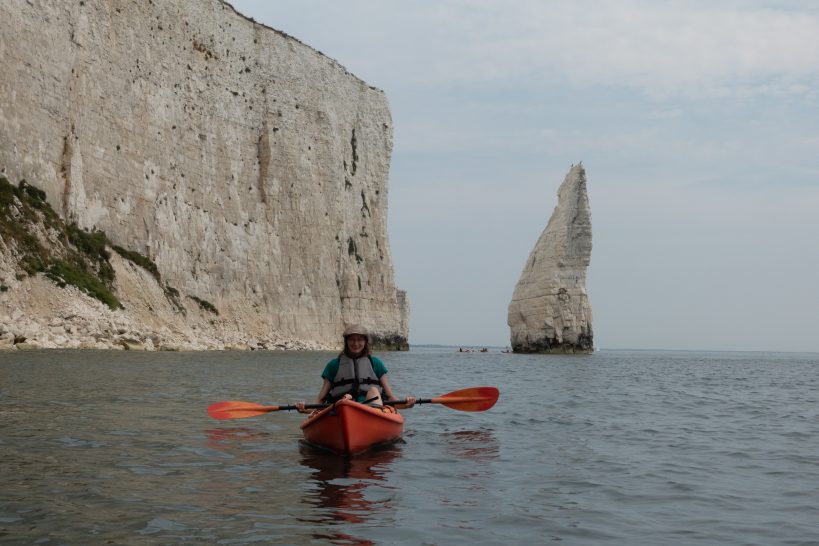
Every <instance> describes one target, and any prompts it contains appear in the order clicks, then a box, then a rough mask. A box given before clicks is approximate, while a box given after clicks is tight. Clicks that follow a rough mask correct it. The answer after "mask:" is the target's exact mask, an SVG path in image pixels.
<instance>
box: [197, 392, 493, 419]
mask: <svg viewBox="0 0 819 546" xmlns="http://www.w3.org/2000/svg"><path fill="white" fill-rule="evenodd" d="M498 396H499V392H498V389H496V388H495V387H470V388H468V389H461V390H459V391H454V392H450V393H449V394H445V395H443V396H439V397H437V398H420V399H418V400H416V401H415V403H416V404H443V405H444V406H446V407H448V408H452V409H456V410H460V411H486V410H488V409H489V408H491V407H492V406H494V405H495V402H497V401H498ZM386 403H387V404H389V405H391V406H396V405H397V406H400V405H402V404H406V403H407V400H406V398H405V399H404V400H393V401H390V402H386ZM328 405H329V404H305V405H304V407H305V409H321V408H326V407H327V406H328ZM294 409H296V406H263V405H261V404H254V403H253V402H242V401H238V400H236V401H228V402H216V403H215V404H211V405H210V406H208V415H210V416H211V417H213V418H214V419H244V418H245V417H256V416H258V415H264V414H266V413H271V412H274V411H291V410H294Z"/></svg>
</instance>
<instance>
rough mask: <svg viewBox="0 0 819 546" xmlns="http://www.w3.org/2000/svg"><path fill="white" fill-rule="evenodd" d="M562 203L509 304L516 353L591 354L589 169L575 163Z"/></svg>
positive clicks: (565, 183)
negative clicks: (588, 278)
mask: <svg viewBox="0 0 819 546" xmlns="http://www.w3.org/2000/svg"><path fill="white" fill-rule="evenodd" d="M557 197H558V200H557V207H555V210H554V212H553V213H552V217H551V218H550V219H549V223H548V225H547V226H546V229H545V230H544V231H543V233H542V234H541V235H540V238H539V239H538V241H537V244H535V248H534V249H533V250H532V253H531V254H530V255H529V259H528V260H527V261H526V265H525V266H524V268H523V273H522V274H521V276H520V280H519V281H518V284H517V286H515V292H514V294H513V295H512V301H511V303H510V304H509V317H508V324H509V328H510V330H511V343H512V350H513V351H514V352H516V353H556V354H572V353H591V352H592V351H594V345H593V336H592V313H591V305H590V304H589V298H588V295H587V294H586V268H588V266H589V262H590V260H591V249H592V230H591V210H590V209H589V198H588V195H587V194H586V171H585V169H584V168H583V165H582V164H579V165H572V168H571V169H570V170H569V173H568V174H567V175H566V178H565V179H564V180H563V183H562V184H561V185H560V189H559V190H558V192H557Z"/></svg>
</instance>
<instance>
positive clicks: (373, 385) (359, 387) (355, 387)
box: [296, 324, 415, 413]
mask: <svg viewBox="0 0 819 546" xmlns="http://www.w3.org/2000/svg"><path fill="white" fill-rule="evenodd" d="M343 335H344V350H343V351H342V352H341V354H339V355H338V356H337V357H336V358H334V359H333V360H331V361H330V362H328V363H327V365H326V366H325V367H324V371H323V372H322V373H321V378H322V380H323V383H322V385H321V390H320V391H319V394H318V396H317V397H316V403H318V404H321V403H326V402H334V401H336V400H340V399H341V398H346V399H348V400H356V401H357V402H361V403H364V404H369V405H371V406H374V407H379V408H383V409H385V410H386V411H389V410H390V409H391V408H390V406H384V402H383V399H385V398H386V400H387V401H393V400H397V398H396V396H395V394H394V393H393V391H392V387H391V386H390V382H389V380H388V379H387V368H386V367H385V366H384V363H383V362H381V360H380V359H379V358H378V357H375V356H372V355H371V354H370V338H369V333H368V332H367V329H366V328H364V327H363V326H360V325H358V324H355V325H352V326H348V327H347V329H345V330H344V334H343ZM413 405H415V397H412V396H408V397H407V399H406V403H405V404H401V407H406V408H411V407H412V406H413ZM296 408H297V409H298V411H299V412H301V413H309V411H308V410H306V409H305V408H304V401H301V402H296Z"/></svg>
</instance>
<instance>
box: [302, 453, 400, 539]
mask: <svg viewBox="0 0 819 546" xmlns="http://www.w3.org/2000/svg"><path fill="white" fill-rule="evenodd" d="M299 450H300V453H301V464H302V466H304V467H306V468H308V469H310V470H311V471H312V476H311V477H312V481H313V485H314V491H313V492H311V493H310V494H308V495H306V496H305V500H306V501H307V502H309V503H310V504H312V505H313V506H314V507H315V508H317V509H318V513H319V514H320V521H314V523H323V524H330V525H334V524H367V523H368V522H371V521H379V522H380V525H383V524H384V519H385V516H386V519H387V520H389V519H390V518H389V512H390V511H391V510H392V509H391V507H390V505H389V501H388V499H383V500H382V499H380V498H379V497H381V496H382V495H381V494H380V492H381V491H377V490H383V489H384V488H385V487H388V486H387V485H386V484H387V474H388V473H389V471H390V467H391V465H392V463H393V461H394V460H395V459H397V458H398V457H399V455H400V454H401V448H400V447H399V446H398V445H391V446H388V447H384V448H382V449H376V450H373V451H370V452H367V453H364V454H361V455H357V456H355V457H340V456H338V455H334V454H332V453H329V452H326V451H323V450H320V449H316V448H314V447H312V446H310V445H307V444H304V443H303V444H302V445H301V446H300V448H299ZM315 537H316V538H318V539H324V540H329V541H330V542H331V543H332V544H355V545H359V546H368V545H371V544H374V543H373V542H372V541H370V540H367V539H363V538H360V537H353V536H350V535H348V534H345V533H337V532H336V533H333V532H330V533H327V534H320V533H316V534H315Z"/></svg>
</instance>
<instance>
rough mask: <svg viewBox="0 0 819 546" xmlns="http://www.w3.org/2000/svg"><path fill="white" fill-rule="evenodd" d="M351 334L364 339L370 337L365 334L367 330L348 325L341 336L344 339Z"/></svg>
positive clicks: (355, 325) (358, 326) (358, 325)
mask: <svg viewBox="0 0 819 546" xmlns="http://www.w3.org/2000/svg"><path fill="white" fill-rule="evenodd" d="M353 334H358V335H360V336H364V337H368V336H369V335H370V334H369V332H367V329H366V328H365V327H364V326H362V325H360V324H350V325H349V326H347V328H345V329H344V333H343V334H342V335H343V336H344V337H347V336H351V335H353Z"/></svg>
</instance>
